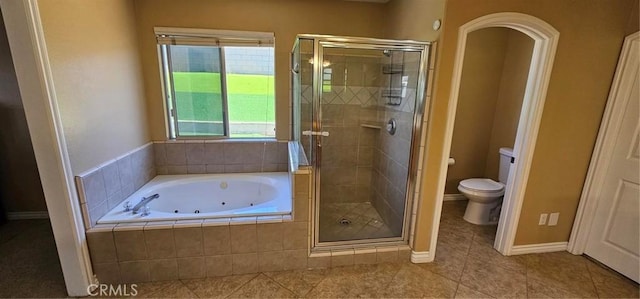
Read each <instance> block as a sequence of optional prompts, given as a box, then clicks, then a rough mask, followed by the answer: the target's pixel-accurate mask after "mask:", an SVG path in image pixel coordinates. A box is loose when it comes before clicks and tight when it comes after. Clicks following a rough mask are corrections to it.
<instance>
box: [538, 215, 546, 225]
mask: <svg viewBox="0 0 640 299" xmlns="http://www.w3.org/2000/svg"><path fill="white" fill-rule="evenodd" d="M545 224H547V213H543V214H540V221H538V225H545Z"/></svg>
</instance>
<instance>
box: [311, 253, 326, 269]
mask: <svg viewBox="0 0 640 299" xmlns="http://www.w3.org/2000/svg"><path fill="white" fill-rule="evenodd" d="M307 267H308V268H309V269H319V268H331V256H318V257H309V258H307Z"/></svg>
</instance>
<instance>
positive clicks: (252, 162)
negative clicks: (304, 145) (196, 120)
mask: <svg viewBox="0 0 640 299" xmlns="http://www.w3.org/2000/svg"><path fill="white" fill-rule="evenodd" d="M153 152H154V158H155V165H156V168H157V170H158V174H201V173H243V172H284V171H287V168H288V167H287V166H288V164H287V161H288V145H287V143H286V142H278V141H276V140H249V139H248V140H241V141H228V140H225V141H216V140H207V141H203V140H178V141H154V143H153Z"/></svg>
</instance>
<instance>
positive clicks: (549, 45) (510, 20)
mask: <svg viewBox="0 0 640 299" xmlns="http://www.w3.org/2000/svg"><path fill="white" fill-rule="evenodd" d="M493 27H503V28H510V29H514V30H517V31H519V32H521V33H523V34H525V35H527V36H529V37H530V38H531V39H533V41H534V46H533V52H532V57H531V64H530V67H529V74H528V78H527V84H526V87H525V93H524V98H523V103H522V110H521V113H520V120H519V123H518V133H517V135H516V140H515V144H514V148H513V154H514V157H515V159H516V163H515V164H514V165H513V166H512V168H511V171H510V172H509V179H508V181H509V184H507V187H506V189H505V195H504V198H505V200H504V201H503V204H502V211H501V214H500V221H499V223H498V231H497V233H496V238H495V243H494V248H495V249H496V250H498V251H499V252H500V253H502V254H503V255H512V254H523V253H529V250H528V249H527V248H514V244H513V243H514V240H515V235H516V230H517V226H518V221H519V218H520V212H521V209H522V203H523V201H524V192H525V190H526V185H527V180H528V177H529V172H530V169H531V161H532V160H533V153H534V149H535V145H536V140H537V137H538V130H539V127H540V121H541V119H542V111H543V108H544V103H545V99H546V94H547V88H548V86H549V79H550V77H551V69H552V67H553V61H554V58H555V53H556V48H557V45H558V39H559V37H560V33H559V32H558V31H557V30H556V29H555V28H553V26H551V25H549V24H548V23H546V22H545V21H543V20H540V19H538V18H536V17H533V16H530V15H526V14H522V13H514V12H503V13H495V14H490V15H486V16H482V17H479V18H477V19H474V20H472V21H469V22H467V23H466V24H464V25H462V26H461V27H460V29H459V30H458V43H457V49H456V55H455V61H454V67H453V75H452V80H451V94H450V96H449V107H448V112H447V124H446V131H445V140H444V146H443V147H444V150H443V156H442V161H441V165H440V169H441V173H440V181H439V182H438V193H437V194H438V195H437V198H436V207H435V211H436V215H435V217H434V225H433V231H432V234H431V244H430V251H432V252H434V253H435V249H436V244H437V239H438V230H439V223H440V214H441V212H442V201H443V199H444V188H445V181H446V176H447V170H448V169H447V166H448V160H449V155H450V153H451V142H452V138H453V127H454V123H455V116H456V109H457V105H458V96H459V92H460V83H461V78H462V68H463V66H464V56H465V49H466V42H467V36H468V35H469V34H470V33H471V32H474V31H476V30H480V29H484V28H493ZM564 247H565V248H566V244H565V245H564ZM430 256H431V258H433V257H434V256H435V254H432V255H430Z"/></svg>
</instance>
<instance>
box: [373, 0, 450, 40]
mask: <svg viewBox="0 0 640 299" xmlns="http://www.w3.org/2000/svg"><path fill="white" fill-rule="evenodd" d="M445 2H446V1H445V0H391V1H389V2H388V3H387V5H386V6H387V7H386V8H385V10H386V11H387V15H386V18H385V19H386V21H387V25H386V27H387V28H386V36H387V37H388V38H391V39H411V40H419V41H436V40H438V37H439V36H440V30H433V29H432V28H433V27H432V26H433V22H434V21H435V20H438V19H439V20H442V18H443V16H444V7H445Z"/></svg>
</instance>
